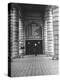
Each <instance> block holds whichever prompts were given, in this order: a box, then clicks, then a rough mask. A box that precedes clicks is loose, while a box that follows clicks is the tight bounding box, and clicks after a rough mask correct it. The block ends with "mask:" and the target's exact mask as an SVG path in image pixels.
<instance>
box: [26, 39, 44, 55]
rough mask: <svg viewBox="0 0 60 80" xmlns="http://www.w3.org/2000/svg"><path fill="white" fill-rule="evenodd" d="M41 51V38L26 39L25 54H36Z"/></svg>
mask: <svg viewBox="0 0 60 80" xmlns="http://www.w3.org/2000/svg"><path fill="white" fill-rule="evenodd" d="M38 54H43V52H42V40H26V55H38Z"/></svg>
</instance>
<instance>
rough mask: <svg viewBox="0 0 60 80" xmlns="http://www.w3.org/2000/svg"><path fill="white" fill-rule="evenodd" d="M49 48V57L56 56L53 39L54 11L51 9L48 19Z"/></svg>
mask: <svg viewBox="0 0 60 80" xmlns="http://www.w3.org/2000/svg"><path fill="white" fill-rule="evenodd" d="M47 47H48V55H50V56H53V55H54V38H53V16H52V9H51V8H49V11H48V18H47Z"/></svg>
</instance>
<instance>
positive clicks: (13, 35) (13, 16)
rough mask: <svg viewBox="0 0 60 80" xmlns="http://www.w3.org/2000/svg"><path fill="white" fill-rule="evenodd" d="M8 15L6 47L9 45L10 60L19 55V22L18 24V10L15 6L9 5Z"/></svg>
mask: <svg viewBox="0 0 60 80" xmlns="http://www.w3.org/2000/svg"><path fill="white" fill-rule="evenodd" d="M8 8H9V14H8V16H9V17H8V32H9V36H8V38H9V39H8V41H9V42H8V45H9V56H10V57H11V58H14V57H17V56H18V54H19V43H18V35H19V24H18V23H19V22H18V15H19V14H18V10H17V7H16V5H15V4H9V7H8Z"/></svg>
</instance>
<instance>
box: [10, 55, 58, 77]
mask: <svg viewBox="0 0 60 80" xmlns="http://www.w3.org/2000/svg"><path fill="white" fill-rule="evenodd" d="M11 66H12V67H11V75H12V77H22V76H41V75H56V74H58V61H57V60H52V59H51V58H50V57H47V56H46V55H38V56H34V55H29V56H28V55H27V56H24V58H21V59H20V58H19V59H14V60H13V62H12V63H11Z"/></svg>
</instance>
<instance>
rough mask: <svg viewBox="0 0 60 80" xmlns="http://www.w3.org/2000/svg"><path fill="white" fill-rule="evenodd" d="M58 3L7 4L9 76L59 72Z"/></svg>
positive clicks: (54, 73)
mask: <svg viewBox="0 0 60 80" xmlns="http://www.w3.org/2000/svg"><path fill="white" fill-rule="evenodd" d="M58 13H59V7H58V6H55V5H41V4H40V5H37V4H23V3H9V4H8V76H10V77H11V76H12V77H21V76H39V75H56V74H58V69H59V68H58V62H59V60H58V59H59V20H58V17H59V16H58Z"/></svg>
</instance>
